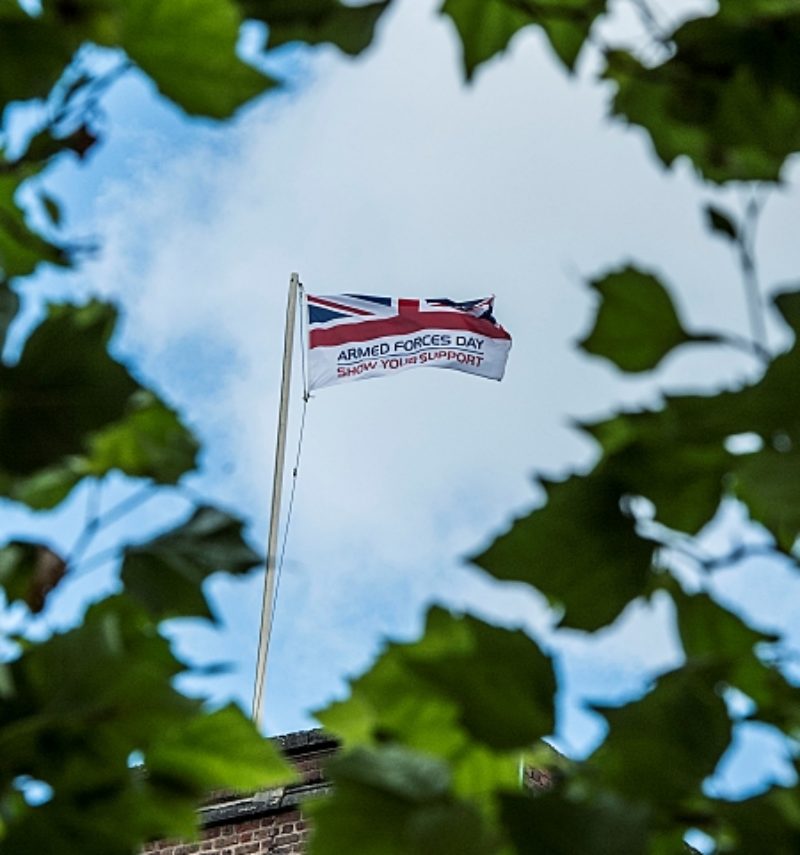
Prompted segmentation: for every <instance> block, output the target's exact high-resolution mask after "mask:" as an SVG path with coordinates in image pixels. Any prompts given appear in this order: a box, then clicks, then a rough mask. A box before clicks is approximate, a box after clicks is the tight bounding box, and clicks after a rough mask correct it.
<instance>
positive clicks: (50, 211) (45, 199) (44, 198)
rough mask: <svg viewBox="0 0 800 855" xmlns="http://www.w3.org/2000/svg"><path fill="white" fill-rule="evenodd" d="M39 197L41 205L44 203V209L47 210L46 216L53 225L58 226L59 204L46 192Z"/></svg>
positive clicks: (59, 216)
mask: <svg viewBox="0 0 800 855" xmlns="http://www.w3.org/2000/svg"><path fill="white" fill-rule="evenodd" d="M39 198H40V199H41V202H42V205H44V209H45V211H47V216H48V217H49V218H50V222H51V223H52V224H53V225H54V226H58V225H59V224H60V223H61V206H60V205H59V204H58V202H57V201H56V200H55V199H54V198H53V197H52V196H49V195H48V194H47V193H42V194H41V196H40V197H39Z"/></svg>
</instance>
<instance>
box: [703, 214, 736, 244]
mask: <svg viewBox="0 0 800 855" xmlns="http://www.w3.org/2000/svg"><path fill="white" fill-rule="evenodd" d="M703 210H704V211H705V214H706V222H707V224H708V227H709V228H710V229H711V230H712V231H715V232H716V233H717V234H720V235H723V236H724V237H727V238H728V239H729V240H732V241H734V243H735V242H736V241H738V240H739V229H738V228H737V226H736V223H735V221H734V219H733V217H731V216H730V214H727V213H725V211H723V210H722V209H721V208H717V207H716V205H706V206H705V208H704V209H703Z"/></svg>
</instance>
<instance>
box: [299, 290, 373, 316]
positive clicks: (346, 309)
mask: <svg viewBox="0 0 800 855" xmlns="http://www.w3.org/2000/svg"><path fill="white" fill-rule="evenodd" d="M307 299H308V302H309V303H311V304H312V305H314V306H324V307H325V308H326V309H333V310H334V311H336V312H342V313H346V314H352V315H366V316H367V317H369V316H370V315H372V312H365V311H364V309H354V308H353V307H352V306H346V305H345V304H344V303H333V302H331V301H330V300H324V299H323V298H322V297H312V296H311V295H310V294H309V296H308V297H307Z"/></svg>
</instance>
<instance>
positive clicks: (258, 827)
mask: <svg viewBox="0 0 800 855" xmlns="http://www.w3.org/2000/svg"><path fill="white" fill-rule="evenodd" d="M276 741H277V742H278V744H279V746H280V748H281V750H282V751H283V753H284V755H285V756H286V757H287V758H288V759H289V761H290V762H291V763H292V765H293V766H294V767H295V768H296V769H297V771H298V772H299V773H300V778H301V781H300V783H298V784H293V785H292V786H290V787H281V788H278V789H274V790H264V791H263V792H258V793H253V794H251V795H247V796H236V795H232V794H230V793H217V794H215V795H214V796H212V798H210V799H209V801H208V803H207V804H206V805H204V806H203V808H201V811H200V814H201V823H202V834H201V837H200V840H198V841H196V842H194V843H183V842H180V841H164V840H162V841H158V842H155V843H150V844H148V845H147V846H145V848H144V850H143V853H146V855H194V854H195V853H204V855H265V853H269V855H301V853H303V852H304V851H305V848H304V844H305V842H306V840H307V839H308V835H309V826H308V821H307V819H305V818H304V817H303V814H302V811H301V803H302V802H303V801H304V800H305V799H307V798H309V797H313V796H314V795H320V794H321V793H323V792H325V790H326V789H327V785H326V783H325V779H324V777H323V774H322V769H323V765H324V763H325V760H326V759H327V758H328V757H330V755H331V754H333V752H334V751H335V750H336V743H335V742H334V741H333V740H332V739H330V738H329V737H327V736H325V734H323V733H322V732H321V731H317V730H310V731H303V732H301V733H290V734H288V735H286V736H279V737H277V739H276Z"/></svg>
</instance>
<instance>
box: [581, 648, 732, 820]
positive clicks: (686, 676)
mask: <svg viewBox="0 0 800 855" xmlns="http://www.w3.org/2000/svg"><path fill="white" fill-rule="evenodd" d="M718 680H719V669H718V668H715V667H708V666H699V665H694V664H689V665H687V666H684V667H683V668H679V669H677V670H675V671H672V672H670V673H669V674H666V675H665V676H663V677H661V679H660V680H659V681H658V683H657V684H656V687H655V689H653V690H652V691H651V692H649V693H648V694H647V695H645V696H644V698H642V699H641V700H640V701H637V702H634V703H631V704H628V705H627V706H624V707H619V708H616V709H612V708H609V707H599V706H595V707H594V709H595V710H597V711H598V712H600V713H602V714H603V716H604V717H605V718H606V719H607V720H608V723H609V725H610V726H611V731H610V733H609V735H608V737H607V738H606V741H605V742H604V743H603V744H602V745H601V746H600V748H598V749H597V751H596V752H595V753H594V754H593V755H592V757H591V758H590V759H589V761H588V763H589V765H590V768H591V769H592V770H593V772H594V773H595V774H596V775H597V777H598V781H599V782H600V783H601V784H602V785H603V786H605V787H608V788H610V789H612V790H615V791H616V792H617V793H619V794H620V795H622V796H624V797H626V798H629V799H631V800H632V801H640V802H650V803H651V804H653V805H654V806H657V807H659V808H661V809H667V810H669V809H670V808H671V807H672V806H673V805H674V804H675V803H677V802H680V801H682V800H684V799H686V798H688V797H689V796H691V795H692V794H693V793H694V794H697V795H699V794H700V786H701V784H702V782H703V781H704V780H705V778H706V777H708V776H709V775H710V774H711V773H712V772H713V771H714V769H715V768H716V765H717V763H718V762H719V760H720V758H721V757H722V755H723V753H724V752H725V750H726V749H727V747H728V744H729V743H730V739H731V723H730V720H729V719H728V714H727V711H726V708H725V702H724V701H723V700H722V698H721V697H720V695H719V694H718V693H717V692H716V685H717V683H718ZM655 770H658V774H654V771H655Z"/></svg>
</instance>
